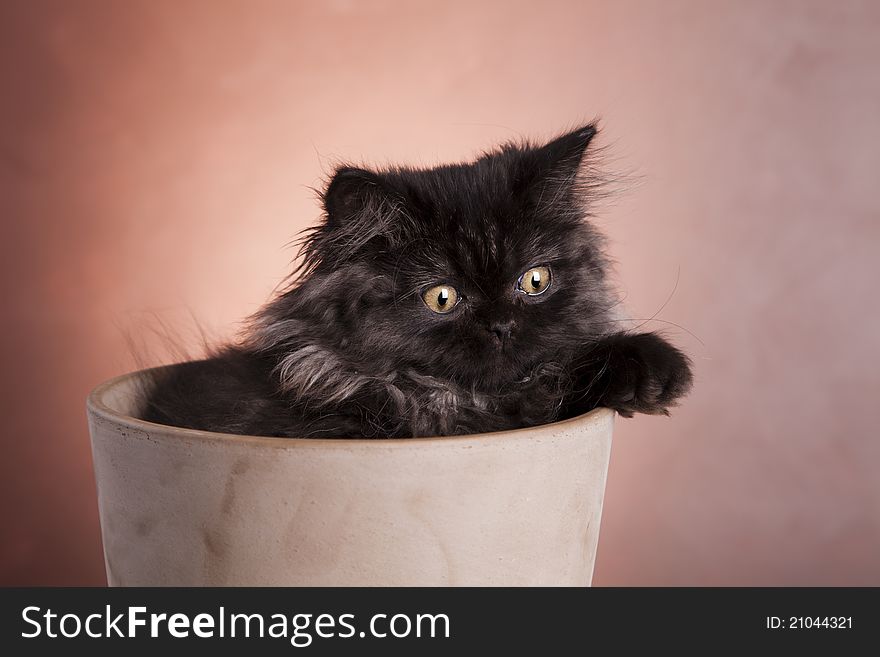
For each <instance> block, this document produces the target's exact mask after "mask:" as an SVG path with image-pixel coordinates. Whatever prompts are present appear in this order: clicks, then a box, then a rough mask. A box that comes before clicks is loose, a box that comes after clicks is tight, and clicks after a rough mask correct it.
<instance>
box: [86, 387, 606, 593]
mask: <svg viewBox="0 0 880 657" xmlns="http://www.w3.org/2000/svg"><path fill="white" fill-rule="evenodd" d="M143 380H144V379H143V373H134V374H128V375H125V376H121V377H118V378H116V379H113V380H111V381H108V382H107V383H104V384H103V385H101V386H99V387H98V388H96V389H95V390H94V391H93V392H92V394H91V395H90V396H89V400H88V415H89V427H90V430H91V435H92V454H93V457H94V466H95V478H96V480H97V486H98V508H99V510H100V516H101V531H102V534H103V540H104V555H105V560H106V566H107V579H108V581H109V583H110V585H111V586H154V585H156V586H165V585H183V586H186V585H255V586H259V585H284V586H311V585H326V586H349V585H351V586H361V585H365V586H386V585H397V586H417V585H425V586H443V585H453V586H480V585H505V586H507V585H510V586H516V585H572V586H586V585H589V584H590V580H591V578H592V573H593V564H594V561H595V556H596V545H597V542H598V539H599V520H600V517H601V514H602V498H603V494H604V491H605V477H606V473H607V470H608V460H609V456H610V452H611V431H612V426H613V422H614V413H613V412H612V411H610V410H607V409H597V410H595V411H593V412H591V413H589V414H587V415H583V416H581V417H578V418H574V419H572V420H566V421H564V422H557V423H555V424H550V425H545V426H541V427H537V428H533V429H520V430H516V431H504V432H498V433H488V434H480V435H471V436H461V437H452V438H421V439H410V440H352V439H340V440H313V439H298V438H294V439H290V438H259V437H253V436H237V435H231V434H218V433H209V432H204V431H192V430H188V429H179V428H176V427H168V426H161V425H158V424H152V423H149V422H144V421H142V420H138V419H136V417H135V416H136V415H137V410H138V391H139V390H140V389H141V388H142V386H141V385H140V384H141V382H142V381H143Z"/></svg>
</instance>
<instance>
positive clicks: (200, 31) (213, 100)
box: [0, 0, 880, 585]
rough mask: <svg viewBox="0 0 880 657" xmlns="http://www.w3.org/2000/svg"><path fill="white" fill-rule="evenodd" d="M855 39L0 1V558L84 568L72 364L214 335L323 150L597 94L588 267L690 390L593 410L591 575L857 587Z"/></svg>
mask: <svg viewBox="0 0 880 657" xmlns="http://www.w3.org/2000/svg"><path fill="white" fill-rule="evenodd" d="M878 34H880V5H878V4H877V3H871V2H779V1H777V2H772V3H770V2H758V1H754V0H752V1H748V2H743V1H729V2H702V1H698V0H693V1H691V2H680V1H676V2H666V1H663V2H661V1H660V0H657V1H653V2H652V1H645V2H611V1H607V2H598V1H596V2H548V1H545V2H501V1H498V2H470V1H465V2H459V1H454V2H453V1H449V0H446V1H444V2H403V1H399V2H390V1H386V2H347V1H341V0H337V1H334V2H323V3H317V2H311V3H306V2H302V3H299V2H292V1H291V2H245V1H244V0H241V1H238V2H229V1H226V2H193V1H186V2H173V1H171V0H166V1H161V2H160V1H155V2H112V1H107V2H92V1H88V2H86V1H64V2H44V1H33V0H31V1H27V2H25V1H21V2H3V3H2V5H0V218H2V219H0V220H2V235H0V244H2V249H3V251H2V256H3V257H2V264H0V267H2V276H0V285H2V286H3V287H2V290H3V292H2V297H0V312H2V326H3V339H2V342H0V349H2V374H0V385H2V394H0V404H2V430H0V431H2V449H3V452H2V453H3V456H2V460H0V469H2V470H0V487H2V489H0V493H2V494H0V515H2V525H0V533H2V534H0V538H2V541H0V583H2V584H102V583H103V582H104V581H105V580H104V572H103V562H102V557H101V547H100V536H99V527H98V518H97V509H96V503H95V490H94V482H93V478H92V471H91V458H90V453H89V443H88V435H87V430H86V421H85V414H84V404H85V397H86V394H87V392H88V391H89V389H90V388H92V387H93V386H94V385H95V384H97V383H98V382H100V381H101V380H103V379H105V378H107V377H110V376H112V375H114V374H118V373H121V372H122V371H124V370H127V369H129V368H131V367H133V366H134V365H133V363H134V361H133V358H132V356H131V351H132V348H131V344H132V343H133V344H135V345H137V346H136V348H135V350H136V351H139V352H140V353H141V354H143V353H144V352H145V351H150V353H158V352H159V351H161V349H160V345H158V343H157V340H156V339H155V334H156V333H157V332H158V333H162V332H163V331H165V330H168V331H171V332H174V333H175V334H177V335H178V336H179V337H180V339H181V340H183V341H184V342H186V343H188V344H196V343H197V341H198V330H197V329H196V328H194V327H195V324H196V321H197V323H198V324H201V325H202V326H203V327H204V329H205V330H206V331H207V332H208V333H209V334H210V335H212V336H218V337H219V336H224V335H230V334H232V333H233V332H234V331H235V330H236V322H237V320H239V319H240V318H242V317H243V316H245V315H247V314H248V313H250V312H251V311H253V310H254V309H255V308H257V306H258V305H260V304H261V303H262V302H263V301H264V300H265V299H266V298H267V297H268V296H269V295H270V293H271V292H272V290H273V288H274V287H275V286H276V284H277V283H278V282H279V281H280V279H281V278H282V277H283V276H284V274H285V273H286V272H287V271H288V265H289V262H290V260H291V259H292V258H293V257H294V252H293V251H292V250H291V249H290V248H285V246H284V245H285V244H286V243H287V242H289V240H290V239H291V238H292V237H294V235H295V234H296V232H297V231H298V230H300V229H301V228H303V227H304V226H306V225H308V224H309V223H310V222H312V221H313V220H314V219H315V218H316V216H317V214H318V208H317V205H316V203H315V198H314V192H313V191H312V189H310V188H311V187H314V186H317V185H319V184H320V182H321V180H322V177H323V176H325V175H326V174H327V172H328V171H329V170H330V168H331V167H332V165H333V163H334V162H335V161H338V160H339V159H344V158H350V159H354V160H357V161H366V162H373V163H387V162H405V163H417V164H433V163H437V162H441V161H446V160H454V159H459V158H467V157H470V156H472V155H474V154H475V153H477V152H478V151H479V150H481V149H483V148H487V147H489V146H491V145H492V144H495V143H496V142H498V141H501V140H506V139H509V138H517V137H520V136H528V137H533V138H536V139H537V138H544V137H547V136H550V135H552V134H553V133H555V132H558V131H559V130H561V129H563V128H566V127H570V126H572V125H574V124H575V123H577V122H579V121H581V120H583V119H588V118H591V117H593V116H600V117H601V118H602V125H603V126H604V130H603V134H602V137H601V141H602V143H603V144H605V145H607V146H608V147H609V149H610V152H609V155H610V156H611V157H613V162H611V165H612V166H613V167H615V168H617V169H618V170H625V171H630V172H632V173H634V174H636V176H634V180H637V184H632V185H630V187H629V189H628V191H627V192H626V193H625V194H624V195H622V196H621V197H619V198H618V199H617V201H616V202H615V203H614V204H613V205H610V206H609V207H607V208H605V210H604V211H603V213H602V217H601V223H602V225H603V226H604V228H605V230H607V232H608V234H609V235H610V237H611V240H612V241H611V244H612V249H613V253H614V255H615V257H616V259H617V261H618V263H619V264H618V278H619V281H620V287H621V289H622V290H623V291H624V292H625V294H626V297H627V305H628V307H629V310H630V313H631V316H632V317H635V318H644V319H647V318H651V317H654V316H655V315H656V320H655V321H654V322H652V323H651V324H649V326H652V327H654V328H660V329H663V330H665V331H667V332H668V333H669V334H670V335H671V336H672V337H673V338H674V339H676V340H677V341H678V342H680V343H681V344H682V345H684V346H685V347H686V348H687V349H688V350H689V351H690V352H691V353H692V354H693V357H694V359H695V362H696V376H697V384H696V388H695V391H694V393H693V395H692V397H691V398H690V399H689V401H688V402H687V404H686V405H685V406H684V407H682V408H681V409H679V410H678V411H677V412H675V413H674V414H673V416H672V417H671V418H670V419H666V418H653V417H639V418H637V419H633V420H626V421H620V422H619V423H618V432H617V437H616V440H615V446H614V455H613V460H612V467H611V472H610V478H609V484H608V493H607V502H606V507H605V517H604V520H603V529H602V538H601V542H600V548H599V557H598V563H597V567H596V577H595V583H596V584H607V585H610V584H621V585H626V584H647V585H654V584H874V585H878V584H880V556H878V555H880V483H878V466H880V440H878V426H880V373H878V372H880V363H878V352H880V344H878V341H880V338H878V336H880V312H878V302H877V292H876V287H877V282H878V264H877V260H878V238H880V190H878V182H880V177H878V171H880V73H878V71H880V69H878V61H880V38H878ZM673 292H674V293H673ZM163 326H164V327H165V328H162V327H163ZM149 358H150V357H149V356H148V357H147V359H149Z"/></svg>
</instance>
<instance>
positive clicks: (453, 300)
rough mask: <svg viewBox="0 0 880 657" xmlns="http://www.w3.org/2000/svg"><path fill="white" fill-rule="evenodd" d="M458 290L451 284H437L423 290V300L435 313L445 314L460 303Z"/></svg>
mask: <svg viewBox="0 0 880 657" xmlns="http://www.w3.org/2000/svg"><path fill="white" fill-rule="evenodd" d="M458 298H459V297H458V291H457V290H456V289H455V288H454V287H452V286H451V285H435V286H434V287H431V288H428V289H427V290H425V291H424V292H422V300H423V301H424V302H425V305H426V306H428V308H430V309H431V310H433V311H434V312H435V313H440V314H441V315H444V314H446V313H448V312H450V311H451V310H452V309H453V308H455V304H457V303H458Z"/></svg>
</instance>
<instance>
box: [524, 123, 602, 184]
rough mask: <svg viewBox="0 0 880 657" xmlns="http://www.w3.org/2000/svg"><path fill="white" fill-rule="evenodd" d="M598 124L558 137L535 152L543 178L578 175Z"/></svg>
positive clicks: (564, 177) (590, 124)
mask: <svg viewBox="0 0 880 657" xmlns="http://www.w3.org/2000/svg"><path fill="white" fill-rule="evenodd" d="M596 132H597V130H596V124H595V123H588V124H587V125H585V126H583V127H580V128H578V129H577V130H573V131H571V132H569V133H566V134H564V135H562V136H561V137H557V138H556V139H554V140H553V141H551V142H550V143H549V144H547V145H545V146H542V147H540V148H538V149H536V150H535V152H534V154H535V157H536V158H537V161H536V165H537V166H538V167H539V169H541V171H540V173H541V174H542V175H543V176H547V175H553V176H554V177H557V178H559V177H562V178H563V179H568V178H571V177H573V176H574V175H575V174H577V171H578V169H579V168H580V165H581V161H582V160H583V159H584V153H586V152H587V146H589V144H590V141H592V139H593V137H594V136H595V135H596Z"/></svg>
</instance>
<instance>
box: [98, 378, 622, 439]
mask: <svg viewBox="0 0 880 657" xmlns="http://www.w3.org/2000/svg"><path fill="white" fill-rule="evenodd" d="M169 367H174V365H164V366H160V367H151V368H147V369H142V370H135V371H133V372H128V373H126V374H121V375H119V376H115V377H113V378H111V379H108V380H106V381H104V382H103V383H101V384H99V385H97V386H96V387H95V388H94V389H93V390H92V391H91V392H90V393H89V396H88V398H87V400H86V408H87V410H88V412H89V414H90V415H94V416H96V417H99V418H101V419H103V420H105V421H107V422H111V423H113V424H116V425H120V426H123V427H127V428H129V429H133V430H135V431H142V432H143V431H146V432H149V433H151V434H152V433H154V432H156V430H157V429H158V430H160V431H161V432H162V433H165V434H174V435H176V436H179V437H181V438H189V439H193V440H198V441H205V442H231V443H250V444H255V443H256V444H261V445H264V446H266V447H292V446H294V445H297V446H315V447H319V446H320V447H325V448H326V447H330V446H333V447H352V446H355V445H365V444H370V445H374V446H377V445H382V446H391V445H397V446H404V445H409V446H413V445H419V444H420V445H425V444H429V445H439V444H448V445H450V446H452V445H461V444H462V443H467V442H471V443H482V442H484V441H485V440H486V439H495V438H505V437H510V438H512V437H519V438H528V437H530V436H529V435H528V434H534V433H535V432H536V431H538V432H541V433H545V432H550V431H556V430H558V429H563V428H566V427H570V426H572V425H581V424H584V423H589V424H598V423H599V422H600V421H601V420H603V419H606V418H608V416H613V415H615V412H614V411H613V410H612V409H609V408H604V407H599V408H594V409H593V410H591V411H589V412H587V413H584V414H582V415H577V416H575V417H572V418H567V419H565V420H559V421H558V422H550V423H549V424H540V425H536V426H533V427H521V428H519V429H507V430H505V431H490V432H485V433H472V434H464V435H456V436H424V437H421V436H420V437H417V438H305V437H302V438H298V437H285V436H250V435H247V434H236V433H220V432H217V431H203V430H201V429H187V428H184V427H176V426H173V425H169V424H159V423H156V422H149V421H147V420H141V419H140V418H136V417H134V416H132V415H126V414H124V413H121V412H119V411H117V410H114V409H113V408H111V407H110V406H109V405H108V404H107V403H106V402H105V397H106V395H107V393H108V392H110V391H111V390H112V389H114V388H116V387H118V386H121V385H124V384H127V383H130V382H133V381H135V380H136V379H142V378H143V377H144V376H145V375H146V374H147V373H149V372H156V371H158V370H163V369H166V368H169Z"/></svg>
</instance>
